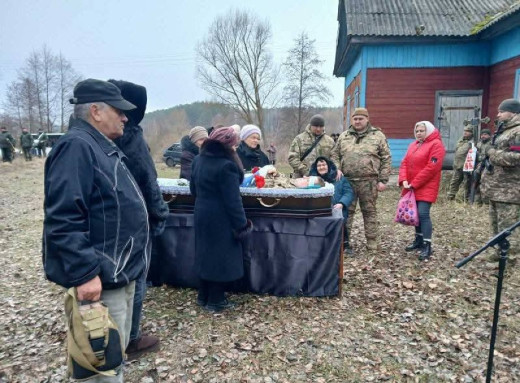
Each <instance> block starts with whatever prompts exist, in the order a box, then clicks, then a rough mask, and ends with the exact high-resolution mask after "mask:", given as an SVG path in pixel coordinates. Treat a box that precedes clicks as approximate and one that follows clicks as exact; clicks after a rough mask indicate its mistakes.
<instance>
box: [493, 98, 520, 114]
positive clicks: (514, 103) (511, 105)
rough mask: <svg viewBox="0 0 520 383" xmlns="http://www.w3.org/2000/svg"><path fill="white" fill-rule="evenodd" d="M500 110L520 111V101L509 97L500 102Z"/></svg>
mask: <svg viewBox="0 0 520 383" xmlns="http://www.w3.org/2000/svg"><path fill="white" fill-rule="evenodd" d="M498 110H501V111H502V112H511V113H520V101H518V100H515V99H514V98H508V99H507V100H504V101H502V102H501V103H500V105H499V106H498Z"/></svg>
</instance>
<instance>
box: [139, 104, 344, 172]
mask: <svg viewBox="0 0 520 383" xmlns="http://www.w3.org/2000/svg"><path fill="white" fill-rule="evenodd" d="M306 113H307V115H313V114H315V113H321V114H322V115H323V116H324V117H325V125H326V133H328V134H331V133H340V132H342V131H343V112H342V109H341V108H315V109H312V110H308V111H306ZM294 114H295V110H294V109H293V108H273V109H265V110H264V121H265V122H264V130H265V135H266V137H263V141H262V143H261V145H262V147H265V146H266V145H268V144H269V143H271V142H274V143H275V144H276V146H277V148H278V154H279V159H280V160H282V161H283V162H285V161H284V160H285V158H287V151H288V148H289V145H290V144H291V141H292V140H293V138H294V137H295V136H296V135H297V134H298V133H300V132H298V128H297V126H296V124H295V123H294V122H293V121H294ZM218 124H222V125H224V126H230V125H233V124H238V125H240V126H243V125H245V124H246V123H245V121H243V120H242V119H241V118H240V116H239V114H238V113H236V112H235V111H234V110H233V109H232V108H231V107H229V106H227V105H224V104H220V103H215V102H194V103H192V104H185V105H177V106H174V107H172V108H169V109H163V110H157V111H154V112H150V113H147V114H146V115H145V117H144V119H143V122H142V124H141V125H142V126H143V129H144V134H145V137H146V140H147V141H148V144H149V145H150V149H151V151H152V155H153V156H154V158H155V159H156V160H159V159H160V158H161V155H162V151H163V150H164V149H166V148H167V147H168V146H170V145H171V144H173V143H175V142H178V141H180V139H181V138H182V137H183V136H185V135H187V134H188V132H189V130H190V129H191V128H193V127H194V126H204V127H210V126H215V125H218Z"/></svg>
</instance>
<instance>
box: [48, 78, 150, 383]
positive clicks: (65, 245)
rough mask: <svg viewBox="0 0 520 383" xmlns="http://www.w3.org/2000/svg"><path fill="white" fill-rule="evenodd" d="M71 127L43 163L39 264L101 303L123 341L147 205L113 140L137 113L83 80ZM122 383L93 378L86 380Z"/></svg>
mask: <svg viewBox="0 0 520 383" xmlns="http://www.w3.org/2000/svg"><path fill="white" fill-rule="evenodd" d="M71 103H73V104H75V107H74V116H75V118H74V120H73V121H72V126H70V128H69V131H68V132H67V134H66V135H65V136H63V137H62V138H61V139H60V140H59V141H58V143H57V144H56V145H55V146H54V148H53V150H52V152H51V153H50V155H49V158H48V159H47V161H46V163H45V183H44V192H45V200H44V213H45V218H44V224H43V225H44V226H43V264H44V269H45V274H46V276H47V278H48V279H50V280H51V281H53V282H55V283H57V284H59V285H61V286H63V287H66V288H70V287H75V290H76V295H77V299H78V301H98V300H100V299H101V300H102V301H103V302H104V303H105V305H107V306H108V309H109V312H110V314H111V316H112V317H113V319H114V321H115V322H116V324H117V327H118V330H119V333H120V337H121V342H122V345H124V346H126V345H127V344H128V340H129V335H130V327H131V322H132V310H133V299H134V289H135V280H136V279H137V278H139V276H141V275H142V273H143V271H144V270H146V269H147V268H148V265H149V262H150V242H149V240H148V237H149V224H148V213H147V210H146V203H145V200H144V198H143V195H142V193H141V191H140V190H139V187H138V186H137V182H136V180H135V179H134V177H133V176H132V174H131V173H130V171H129V170H128V166H127V164H126V160H127V159H126V156H125V155H124V154H123V153H122V152H121V151H120V150H119V148H118V147H117V146H116V145H115V144H114V142H113V140H115V139H116V138H118V137H121V136H122V135H123V127H124V123H125V122H126V121H127V117H126V116H125V114H124V111H127V110H132V109H134V108H135V106H134V105H133V104H131V103H130V102H128V101H126V100H125V99H124V98H123V97H122V96H121V92H120V90H119V89H118V88H117V86H115V85H113V84H110V83H108V82H105V81H100V80H94V79H87V80H84V81H81V82H79V83H78V84H77V85H76V87H75V88H74V98H73V99H71ZM107 381H109V382H112V381H113V382H122V381H123V373H122V370H121V368H118V375H117V376H116V377H102V376H99V375H96V376H95V377H94V379H93V380H89V382H107Z"/></svg>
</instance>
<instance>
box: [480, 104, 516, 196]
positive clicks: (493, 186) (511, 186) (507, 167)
mask: <svg viewBox="0 0 520 383" xmlns="http://www.w3.org/2000/svg"><path fill="white" fill-rule="evenodd" d="M495 134H496V135H497V136H496V138H495V143H494V145H492V146H491V148H490V149H489V150H488V156H489V161H490V163H491V165H493V170H491V171H490V170H488V169H485V170H484V173H483V174H482V186H481V188H482V192H483V193H484V195H485V196H487V197H488V198H489V199H490V200H492V201H497V202H507V203H515V204H520V115H519V114H517V115H515V116H514V117H513V118H512V119H511V120H509V121H507V122H506V123H505V124H504V127H503V128H502V129H500V130H498V131H497V133H495Z"/></svg>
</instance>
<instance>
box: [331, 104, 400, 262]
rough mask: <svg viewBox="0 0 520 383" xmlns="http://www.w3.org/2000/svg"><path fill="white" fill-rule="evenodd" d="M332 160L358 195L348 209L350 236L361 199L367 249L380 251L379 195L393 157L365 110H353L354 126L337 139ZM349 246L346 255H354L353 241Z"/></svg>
mask: <svg viewBox="0 0 520 383" xmlns="http://www.w3.org/2000/svg"><path fill="white" fill-rule="evenodd" d="M331 159H332V161H333V162H334V163H335V164H336V166H337V167H338V169H340V170H341V171H342V172H343V174H344V175H345V177H346V178H347V179H348V180H349V181H350V183H351V185H352V188H353V189H354V193H355V198H354V201H353V202H352V204H351V205H350V206H349V208H348V220H347V233H349V235H350V233H352V230H351V228H352V221H353V218H354V213H355V211H356V205H357V201H358V199H359V207H360V209H361V213H362V214H363V221H364V224H365V237H366V240H367V248H368V249H369V250H377V249H378V248H379V235H378V228H377V209H376V202H377V195H378V192H381V191H383V190H385V188H386V184H387V183H388V178H389V176H390V170H391V166H392V157H391V154H390V148H389V146H388V142H387V140H386V137H385V135H384V134H383V132H382V131H381V130H380V129H379V128H376V127H374V126H372V125H371V124H370V122H369V117H368V111H367V110H366V109H365V108H356V109H355V110H354V113H353V114H352V125H350V126H349V128H348V130H346V131H345V132H343V133H341V135H340V136H339V137H338V141H337V142H336V146H335V147H334V149H333V150H332V155H331ZM347 242H348V243H347V244H346V245H347V246H346V252H347V253H348V254H352V249H351V247H350V245H349V243H350V241H348V240H347Z"/></svg>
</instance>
